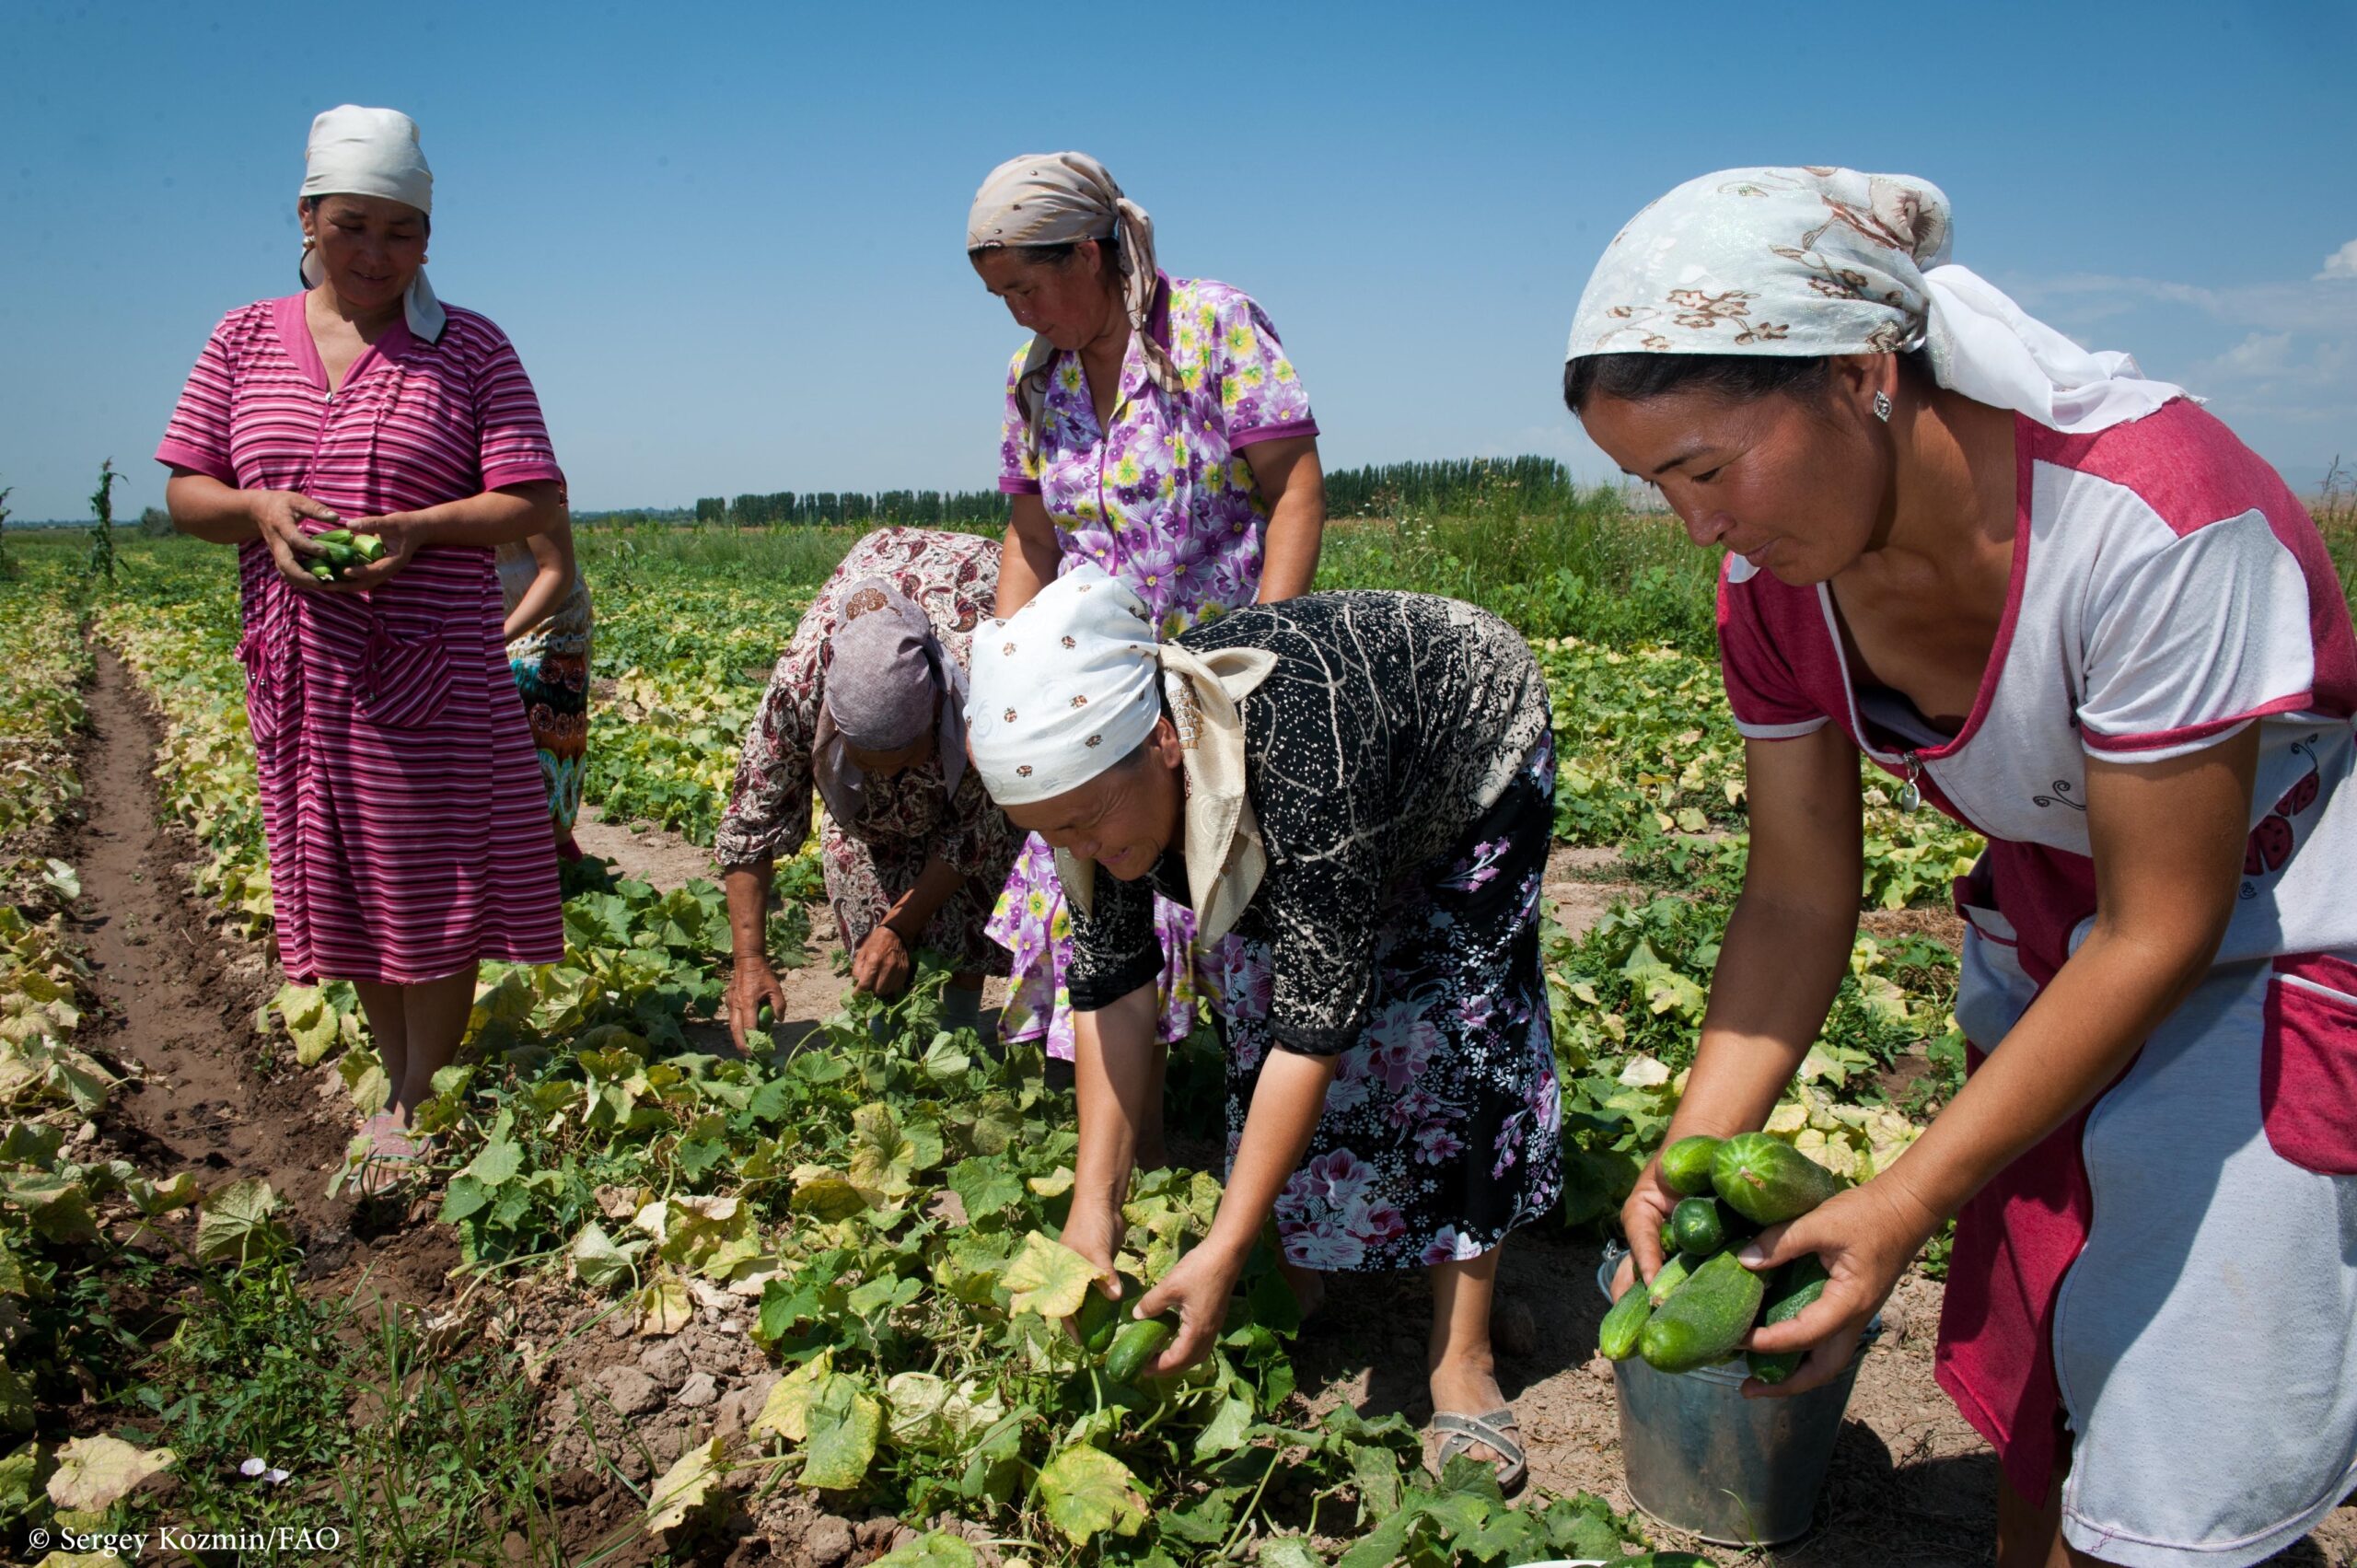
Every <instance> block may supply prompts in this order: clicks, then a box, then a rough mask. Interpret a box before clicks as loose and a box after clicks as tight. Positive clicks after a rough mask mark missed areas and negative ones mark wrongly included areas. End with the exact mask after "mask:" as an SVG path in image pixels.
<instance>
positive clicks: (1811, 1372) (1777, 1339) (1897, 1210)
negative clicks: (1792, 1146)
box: [1738, 1178, 1940, 1399]
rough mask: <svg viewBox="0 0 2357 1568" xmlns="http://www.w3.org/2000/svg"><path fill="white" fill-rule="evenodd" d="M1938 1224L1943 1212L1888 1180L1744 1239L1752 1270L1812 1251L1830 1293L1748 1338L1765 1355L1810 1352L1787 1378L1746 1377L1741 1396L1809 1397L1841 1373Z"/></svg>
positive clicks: (1752, 1347) (1744, 1259) (1763, 1269)
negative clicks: (1777, 1380)
mask: <svg viewBox="0 0 2357 1568" xmlns="http://www.w3.org/2000/svg"><path fill="white" fill-rule="evenodd" d="M1939 1227H1940V1216H1939V1215H1937V1214H1933V1213H1932V1212H1931V1211H1930V1210H1929V1209H1927V1208H1925V1207H1924V1206H1923V1205H1922V1203H1920V1202H1917V1201H1916V1200H1915V1198H1914V1197H1913V1196H1912V1195H1911V1194H1910V1193H1909V1192H1907V1191H1905V1189H1904V1188H1903V1187H1902V1186H1901V1185H1900V1184H1899V1183H1898V1182H1895V1181H1892V1180H1889V1179H1887V1178H1884V1179H1875V1180H1873V1181H1869V1182H1867V1183H1866V1184H1865V1185H1864V1186H1863V1187H1852V1188H1851V1189H1850V1190H1849V1191H1846V1192H1837V1193H1835V1194H1834V1195H1833V1196H1832V1197H1830V1198H1829V1199H1827V1200H1826V1201H1825V1202H1823V1203H1820V1204H1819V1205H1817V1207H1816V1208H1814V1209H1811V1210H1810V1211H1809V1212H1808V1213H1807V1214H1803V1215H1802V1216H1801V1217H1800V1218H1798V1219H1796V1220H1792V1221H1789V1222H1787V1223H1786V1224H1783V1225H1771V1226H1769V1227H1768V1228H1767V1229H1766V1230H1763V1231H1761V1232H1760V1233H1759V1235H1758V1236H1756V1237H1753V1238H1752V1239H1751V1240H1749V1241H1747V1242H1746V1243H1745V1244H1744V1247H1743V1250H1742V1251H1741V1253H1740V1254H1738V1256H1739V1258H1740V1260H1741V1261H1742V1263H1743V1266H1744V1267H1745V1268H1747V1269H1750V1270H1752V1271H1753V1272H1766V1271H1768V1270H1771V1269H1774V1268H1777V1267H1779V1266H1781V1265H1782V1264H1784V1263H1787V1262H1790V1261H1791V1260H1793V1259H1794V1258H1798V1257H1801V1256H1803V1255H1805V1254H1806V1253H1810V1252H1814V1253H1816V1254H1817V1257H1818V1258H1819V1259H1821V1260H1823V1261H1824V1263H1825V1269H1826V1273H1827V1275H1828V1276H1829V1277H1828V1278H1827V1280H1826V1283H1825V1294H1824V1295H1820V1296H1818V1297H1817V1300H1816V1301H1814V1302H1812V1303H1811V1304H1810V1305H1809V1307H1808V1308H1807V1309H1806V1310H1805V1311H1804V1312H1802V1313H1801V1315H1800V1316H1799V1317H1797V1318H1794V1319H1793V1320H1792V1321H1791V1322H1789V1323H1775V1324H1771V1325H1770V1326H1769V1327H1767V1328H1764V1329H1755V1330H1752V1332H1751V1334H1750V1335H1749V1336H1748V1337H1747V1339H1746V1340H1745V1341H1744V1348H1745V1349H1746V1350H1756V1351H1760V1352H1764V1353H1775V1352H1778V1351H1794V1350H1801V1349H1804V1348H1806V1349H1807V1350H1808V1357H1807V1359H1806V1360H1805V1361H1803V1362H1802V1363H1801V1365H1800V1370H1798V1371H1797V1372H1794V1374H1793V1375H1792V1376H1790V1377H1788V1378H1786V1379H1785V1380H1784V1381H1783V1382H1782V1383H1776V1384H1768V1383H1762V1382H1760V1381H1759V1379H1758V1378H1756V1377H1753V1378H1748V1379H1747V1380H1746V1381H1745V1383H1744V1385H1743V1393H1744V1397H1745V1398H1746V1399H1753V1398H1758V1399H1781V1398H1782V1397H1783V1396H1784V1395H1787V1394H1805V1393H1806V1392H1807V1391H1808V1390H1809V1389H1811V1388H1817V1387H1818V1386H1819V1385H1821V1384H1825V1383H1829V1382H1831V1381H1832V1380H1833V1379H1834V1378H1835V1377H1837V1376H1840V1373H1841V1369H1842V1368H1843V1367H1845V1366H1847V1365H1849V1364H1850V1356H1851V1354H1852V1352H1854V1351H1855V1350H1856V1349H1857V1348H1858V1339H1859V1336H1860V1335H1862V1334H1864V1332H1865V1331H1866V1324H1867V1323H1868V1322H1869V1321H1870V1320H1871V1319H1872V1318H1873V1317H1874V1315H1875V1312H1876V1311H1878V1310H1880V1308H1881V1307H1882V1304H1883V1302H1884V1301H1885V1300H1886V1299H1887V1298H1888V1296H1889V1295H1890V1293H1891V1290H1892V1289H1893V1288H1894V1287H1895V1286H1896V1285H1897V1284H1898V1278H1899V1276H1900V1275H1901V1274H1904V1273H1905V1272H1907V1265H1908V1264H1910V1262H1912V1261H1914V1259H1915V1254H1916V1253H1918V1252H1920V1251H1922V1248H1923V1243H1924V1242H1926V1241H1928V1240H1930V1239H1931V1237H1932V1233H1933V1231H1935V1230H1937V1229H1939Z"/></svg>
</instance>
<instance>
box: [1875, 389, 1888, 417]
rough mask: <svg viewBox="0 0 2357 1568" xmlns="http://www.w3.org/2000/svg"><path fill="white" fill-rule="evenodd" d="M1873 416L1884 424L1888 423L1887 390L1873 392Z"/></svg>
mask: <svg viewBox="0 0 2357 1568" xmlns="http://www.w3.org/2000/svg"><path fill="white" fill-rule="evenodd" d="M1875 418H1876V419H1879V420H1881V421H1882V422H1883V423H1884V424H1889V423H1890V394H1889V393H1888V392H1876V393H1875Z"/></svg>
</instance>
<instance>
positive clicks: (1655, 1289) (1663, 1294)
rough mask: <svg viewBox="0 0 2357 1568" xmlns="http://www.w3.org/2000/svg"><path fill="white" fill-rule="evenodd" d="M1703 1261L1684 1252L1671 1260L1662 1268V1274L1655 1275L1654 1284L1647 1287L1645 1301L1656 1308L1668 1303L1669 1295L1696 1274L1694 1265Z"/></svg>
mask: <svg viewBox="0 0 2357 1568" xmlns="http://www.w3.org/2000/svg"><path fill="white" fill-rule="evenodd" d="M1699 1262H1701V1259H1700V1258H1689V1257H1688V1256H1687V1255H1686V1254H1685V1253H1683V1252H1680V1253H1678V1255H1677V1256H1676V1257H1673V1258H1672V1259H1670V1260H1669V1261H1668V1262H1666V1263H1664V1264H1663V1265H1662V1266H1661V1272H1658V1273H1656V1274H1655V1275H1654V1280H1653V1283H1651V1284H1649V1285H1647V1286H1646V1287H1645V1299H1646V1300H1647V1301H1648V1302H1650V1303H1651V1304H1652V1305H1654V1306H1655V1307H1659V1306H1660V1305H1661V1304H1662V1303H1663V1302H1665V1301H1667V1300H1668V1299H1669V1293H1670V1292H1671V1291H1674V1290H1676V1289H1677V1288H1678V1286H1679V1285H1682V1284H1684V1283H1686V1279H1687V1276H1688V1275H1689V1274H1691V1273H1692V1272H1694V1265H1695V1264H1697V1263H1699Z"/></svg>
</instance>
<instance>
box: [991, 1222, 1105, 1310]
mask: <svg viewBox="0 0 2357 1568" xmlns="http://www.w3.org/2000/svg"><path fill="white" fill-rule="evenodd" d="M1096 1277H1097V1271H1096V1270H1095V1269H1094V1268H1093V1267H1091V1266H1090V1264H1089V1261H1088V1260H1087V1259H1086V1258H1084V1257H1082V1256H1081V1255H1080V1254H1079V1253H1077V1252H1075V1251H1074V1250H1073V1249H1071V1248H1069V1247H1066V1246H1065V1245H1064V1244H1063V1243H1062V1242H1061V1241H1051V1240H1049V1239H1048V1237H1047V1236H1046V1235H1045V1234H1044V1233H1042V1232H1039V1231H1036V1230H1035V1231H1033V1232H1032V1233H1031V1234H1030V1235H1028V1236H1027V1237H1024V1238H1023V1249H1022V1250H1021V1251H1019V1252H1017V1253H1016V1255H1015V1258H1014V1260H1013V1261H1011V1262H1009V1263H1008V1264H1007V1266H1006V1268H1005V1269H1004V1271H1003V1272H1001V1273H1000V1274H999V1283H1001V1284H1003V1285H1004V1286H1005V1287H1006V1288H1007V1291H1008V1292H1009V1294H1010V1295H1011V1296H1012V1297H1013V1299H1012V1300H1011V1301H1009V1302H1008V1304H1007V1305H1008V1306H1009V1307H1010V1308H1012V1309H1013V1310H1014V1311H1016V1312H1036V1313H1038V1314H1039V1316H1040V1317H1042V1318H1069V1317H1071V1316H1072V1315H1073V1314H1074V1313H1075V1312H1077V1311H1079V1310H1080V1303H1081V1298H1082V1297H1083V1296H1085V1295H1087V1294H1088V1285H1089V1282H1090V1281H1092V1280H1094V1279H1095V1278H1096Z"/></svg>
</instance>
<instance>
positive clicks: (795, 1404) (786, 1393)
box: [753, 1350, 835, 1443]
mask: <svg viewBox="0 0 2357 1568" xmlns="http://www.w3.org/2000/svg"><path fill="white" fill-rule="evenodd" d="M834 1369H835V1353H834V1352H833V1351H831V1350H822V1351H820V1352H819V1353H818V1354H817V1355H815V1356H813V1357H811V1358H810V1359H809V1360H808V1361H806V1362H804V1363H803V1364H802V1365H799V1366H797V1367H795V1369H794V1370H793V1371H791V1372H789V1373H787V1374H786V1375H785V1376H783V1377H781V1378H779V1379H778V1380H777V1381H776V1382H775V1383H772V1384H771V1385H770V1395H769V1398H768V1399H766V1400H762V1401H761V1414H760V1415H758V1416H755V1417H754V1418H753V1434H754V1435H755V1436H756V1437H758V1436H761V1435H762V1434H765V1433H772V1432H774V1433H776V1434H778V1435H779V1436H780V1437H783V1438H784V1439H785V1440H786V1441H787V1442H789V1443H800V1442H803V1441H804V1440H806V1439H807V1438H808V1436H809V1435H810V1428H809V1425H808V1423H807V1415H808V1411H809V1408H810V1396H811V1395H812V1394H813V1393H815V1392H816V1391H817V1390H818V1388H819V1383H820V1382H821V1381H822V1380H823V1379H824V1378H825V1377H826V1376H828V1375H829V1374H830V1373H831V1372H833V1371H834Z"/></svg>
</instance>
